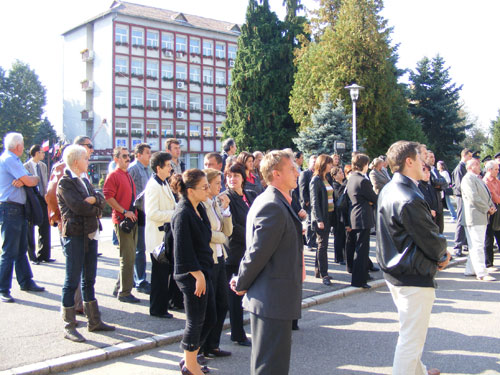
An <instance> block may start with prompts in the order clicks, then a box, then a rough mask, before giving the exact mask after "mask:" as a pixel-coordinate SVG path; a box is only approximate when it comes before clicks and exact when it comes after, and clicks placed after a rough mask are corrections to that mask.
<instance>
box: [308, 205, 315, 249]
mask: <svg viewBox="0 0 500 375" xmlns="http://www.w3.org/2000/svg"><path fill="white" fill-rule="evenodd" d="M305 240H306V241H305V245H306V246H309V247H310V248H313V247H316V246H317V244H316V232H315V229H314V225H313V224H312V220H311V208H309V210H308V212H307V229H306V234H305Z"/></svg>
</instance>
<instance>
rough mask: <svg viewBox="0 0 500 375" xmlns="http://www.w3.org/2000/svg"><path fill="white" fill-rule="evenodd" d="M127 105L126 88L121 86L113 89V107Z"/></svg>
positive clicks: (125, 106)
mask: <svg viewBox="0 0 500 375" xmlns="http://www.w3.org/2000/svg"><path fill="white" fill-rule="evenodd" d="M127 105H128V90H127V89H122V88H116V89H115V107H116V108H127Z"/></svg>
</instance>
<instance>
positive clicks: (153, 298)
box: [149, 254, 174, 315]
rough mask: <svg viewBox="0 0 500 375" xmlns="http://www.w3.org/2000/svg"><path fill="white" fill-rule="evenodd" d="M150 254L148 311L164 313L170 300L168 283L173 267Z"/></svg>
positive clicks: (171, 280) (166, 311)
mask: <svg viewBox="0 0 500 375" xmlns="http://www.w3.org/2000/svg"><path fill="white" fill-rule="evenodd" d="M150 255H151V294H150V295H149V313H150V314H155V315H164V314H166V313H168V301H169V300H170V289H169V283H170V282H174V281H173V279H172V275H173V267H172V266H170V265H168V264H164V263H160V262H158V261H157V260H156V259H155V257H154V256H153V255H152V254H150Z"/></svg>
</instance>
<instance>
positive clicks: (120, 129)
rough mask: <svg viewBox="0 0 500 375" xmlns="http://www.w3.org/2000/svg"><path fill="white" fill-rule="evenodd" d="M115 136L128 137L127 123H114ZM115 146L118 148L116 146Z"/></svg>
mask: <svg viewBox="0 0 500 375" xmlns="http://www.w3.org/2000/svg"><path fill="white" fill-rule="evenodd" d="M115 135H117V136H119V137H120V136H122V137H124V136H127V135H128V126H127V123H126V122H124V121H120V122H115ZM117 146H119V145H118V144H117Z"/></svg>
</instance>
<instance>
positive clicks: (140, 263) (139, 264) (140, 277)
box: [134, 225, 148, 288]
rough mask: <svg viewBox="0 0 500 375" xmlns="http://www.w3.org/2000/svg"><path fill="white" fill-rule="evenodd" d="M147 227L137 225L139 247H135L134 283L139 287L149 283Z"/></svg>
mask: <svg viewBox="0 0 500 375" xmlns="http://www.w3.org/2000/svg"><path fill="white" fill-rule="evenodd" d="M145 230H146V227H143V226H140V225H138V226H137V247H136V248H135V265H134V283H135V287H136V288H139V287H141V286H144V284H147V283H148V282H147V281H146V243H145V242H144V232H145Z"/></svg>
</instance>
